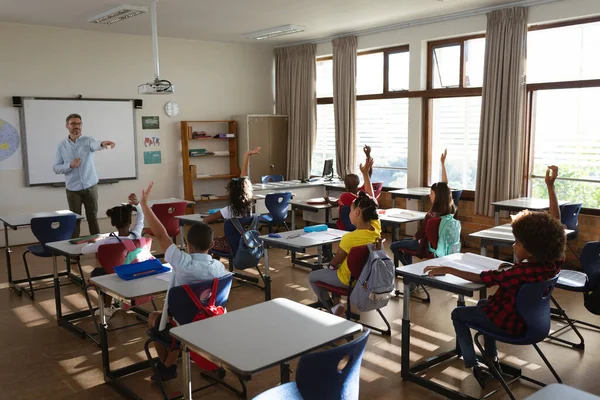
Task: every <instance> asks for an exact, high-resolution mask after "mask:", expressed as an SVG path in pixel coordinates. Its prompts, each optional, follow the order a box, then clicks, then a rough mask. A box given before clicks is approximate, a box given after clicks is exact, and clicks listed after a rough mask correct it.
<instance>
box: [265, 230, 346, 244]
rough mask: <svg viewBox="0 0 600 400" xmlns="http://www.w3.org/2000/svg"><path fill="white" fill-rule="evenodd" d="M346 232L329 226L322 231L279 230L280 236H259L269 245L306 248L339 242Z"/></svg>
mask: <svg viewBox="0 0 600 400" xmlns="http://www.w3.org/2000/svg"><path fill="white" fill-rule="evenodd" d="M346 233H348V232H347V231H341V230H339V229H331V228H329V229H327V230H326V231H323V232H304V229H296V230H295V231H288V232H279V235H281V238H273V237H269V235H263V236H260V239H261V240H262V241H263V242H265V243H266V244H268V245H270V246H271V247H282V248H296V249H306V248H309V247H316V246H322V245H324V244H329V243H336V242H339V241H340V240H341V238H342V236H344V235H345V234H346ZM328 236H329V237H328Z"/></svg>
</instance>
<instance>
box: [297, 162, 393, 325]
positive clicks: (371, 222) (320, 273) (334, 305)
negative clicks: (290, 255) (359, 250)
mask: <svg viewBox="0 0 600 400" xmlns="http://www.w3.org/2000/svg"><path fill="white" fill-rule="evenodd" d="M372 166H373V159H372V158H370V157H369V158H368V159H367V160H366V162H365V164H364V165H363V164H361V165H360V170H361V172H362V174H363V180H364V182H365V192H359V193H358V197H357V198H356V199H355V200H354V202H353V203H352V205H351V206H350V221H351V222H352V224H353V225H355V226H356V230H355V231H353V232H349V233H346V234H345V235H344V236H342V240H341V241H340V245H339V248H338V250H337V252H336V253H335V257H334V258H333V260H331V262H330V263H329V265H327V266H325V267H324V269H323V270H317V271H313V272H311V273H310V274H309V275H308V280H309V282H310V286H311V287H312V290H313V292H315V294H316V295H317V297H318V298H319V301H320V302H321V304H322V305H323V307H325V308H326V309H328V310H329V311H330V312H332V313H334V314H336V315H343V314H344V313H345V308H344V306H343V305H342V304H341V303H340V299H339V298H334V299H332V298H331V297H330V295H329V292H328V291H327V290H326V289H323V288H320V287H318V286H316V285H315V282H325V283H327V284H329V285H332V286H338V287H348V286H349V285H350V268H348V263H347V260H346V258H347V257H348V253H350V249H352V248H353V247H356V246H364V245H366V244H369V243H374V242H375V240H376V239H377V238H379V237H380V236H381V222H380V221H379V214H378V213H377V201H376V200H375V199H374V198H373V187H372V185H371V179H370V177H369V169H370V168H371V167H372Z"/></svg>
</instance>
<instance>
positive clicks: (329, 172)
mask: <svg viewBox="0 0 600 400" xmlns="http://www.w3.org/2000/svg"><path fill="white" fill-rule="evenodd" d="M323 178H326V179H328V180H331V179H333V160H325V164H323Z"/></svg>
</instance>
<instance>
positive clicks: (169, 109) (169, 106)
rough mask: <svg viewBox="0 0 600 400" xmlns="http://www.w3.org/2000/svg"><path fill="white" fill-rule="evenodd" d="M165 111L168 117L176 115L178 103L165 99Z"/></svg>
mask: <svg viewBox="0 0 600 400" xmlns="http://www.w3.org/2000/svg"><path fill="white" fill-rule="evenodd" d="M165 113H167V115H168V116H169V117H174V116H176V115H177V114H179V104H177V103H175V102H174V101H167V103H166V104H165Z"/></svg>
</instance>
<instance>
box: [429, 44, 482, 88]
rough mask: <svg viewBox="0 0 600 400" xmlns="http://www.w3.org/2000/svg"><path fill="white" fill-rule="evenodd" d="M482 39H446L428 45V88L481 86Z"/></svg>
mask: <svg viewBox="0 0 600 400" xmlns="http://www.w3.org/2000/svg"><path fill="white" fill-rule="evenodd" d="M484 56H485V38H484V37H469V38H458V39H449V40H443V41H439V42H432V43H430V44H429V57H430V61H431V62H430V65H429V82H428V86H427V87H428V88H429V89H450V88H467V87H481V86H482V84H483V61H484Z"/></svg>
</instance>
